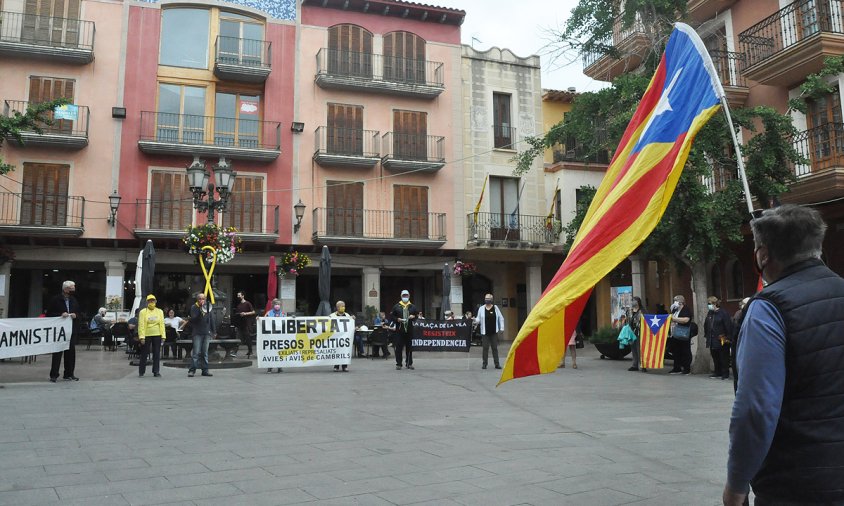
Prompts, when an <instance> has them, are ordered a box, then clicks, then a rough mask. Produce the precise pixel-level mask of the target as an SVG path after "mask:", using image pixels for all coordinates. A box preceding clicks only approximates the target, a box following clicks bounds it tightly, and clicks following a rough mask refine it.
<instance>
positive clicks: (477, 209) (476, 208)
mask: <svg viewBox="0 0 844 506" xmlns="http://www.w3.org/2000/svg"><path fill="white" fill-rule="evenodd" d="M487 179H489V175H487V176H486V177H485V178H484V185H483V186H482V187H481V196H480V197H478V203H477V204H475V213H474V219H475V226H477V225H478V213H479V212H480V210H481V202H483V201H484V192H485V191H486V180H487Z"/></svg>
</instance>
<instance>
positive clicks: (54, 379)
mask: <svg viewBox="0 0 844 506" xmlns="http://www.w3.org/2000/svg"><path fill="white" fill-rule="evenodd" d="M57 379H58V378H50V383H55V382H56V380H57Z"/></svg>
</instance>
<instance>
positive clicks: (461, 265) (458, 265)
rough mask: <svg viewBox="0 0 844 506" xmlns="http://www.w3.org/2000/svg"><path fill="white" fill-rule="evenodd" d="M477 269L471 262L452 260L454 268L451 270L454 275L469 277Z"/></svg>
mask: <svg viewBox="0 0 844 506" xmlns="http://www.w3.org/2000/svg"><path fill="white" fill-rule="evenodd" d="M477 271H478V268H477V267H475V264H473V263H472V262H463V261H461V260H457V261H456V262H454V269H453V270H452V272H453V273H454V275H455V276H461V277H469V276H471V275H473V274H475V273H476V272H477Z"/></svg>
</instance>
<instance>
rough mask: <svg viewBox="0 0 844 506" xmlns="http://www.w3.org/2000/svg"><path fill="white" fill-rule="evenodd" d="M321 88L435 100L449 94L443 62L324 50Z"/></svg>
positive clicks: (318, 80) (318, 79) (318, 76)
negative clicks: (446, 91)
mask: <svg viewBox="0 0 844 506" xmlns="http://www.w3.org/2000/svg"><path fill="white" fill-rule="evenodd" d="M316 59H317V73H316V76H315V78H314V81H315V82H316V84H317V86H319V87H320V88H325V89H343V90H356V91H369V92H374V93H386V94H391V95H401V96H406V97H418V98H426V99H433V98H436V97H437V96H439V95H440V93H442V92H443V90H445V84H444V82H445V81H444V76H443V74H444V70H443V64H442V62H435V61H426V60H416V59H412V58H401V57H397V56H386V55H381V54H372V53H359V52H355V51H344V50H339V49H329V48H322V49H320V50H319V51H318V52H317V55H316Z"/></svg>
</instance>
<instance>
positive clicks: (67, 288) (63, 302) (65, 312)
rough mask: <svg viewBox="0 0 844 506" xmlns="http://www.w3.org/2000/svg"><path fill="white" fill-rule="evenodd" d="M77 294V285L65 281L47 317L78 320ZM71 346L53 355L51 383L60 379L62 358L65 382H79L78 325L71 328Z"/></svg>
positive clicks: (50, 305) (54, 298)
mask: <svg viewBox="0 0 844 506" xmlns="http://www.w3.org/2000/svg"><path fill="white" fill-rule="evenodd" d="M74 292H76V283H74V282H73V281H65V282H64V283H62V293H60V294H58V295H56V296H55V297H53V298H52V299H51V300H50V304H49V305H48V306H47V310H46V311H45V315H46V316H61V317H62V318H71V319H76V316H77V315H78V314H79V302H77V301H76V297H74V296H73V294H74ZM70 328H71V329H72V330H71V334H70V346H68V348H67V349H66V350H64V351H57V352H55V353H53V363H52V365H51V367H50V381H51V382H53V383H55V382H56V380H58V378H59V368H60V367H61V365H62V357H64V376H63V377H64V379H65V381H79V378H77V377H76V376H74V375H73V373H74V370H75V369H76V342H77V340H78V339H79V338H78V337H77V336H76V325H71V327H70Z"/></svg>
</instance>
